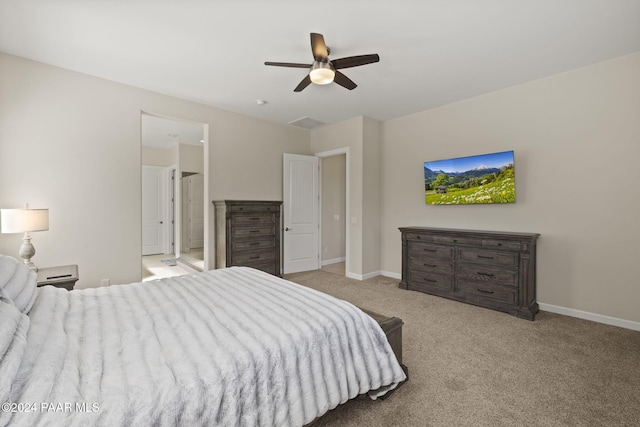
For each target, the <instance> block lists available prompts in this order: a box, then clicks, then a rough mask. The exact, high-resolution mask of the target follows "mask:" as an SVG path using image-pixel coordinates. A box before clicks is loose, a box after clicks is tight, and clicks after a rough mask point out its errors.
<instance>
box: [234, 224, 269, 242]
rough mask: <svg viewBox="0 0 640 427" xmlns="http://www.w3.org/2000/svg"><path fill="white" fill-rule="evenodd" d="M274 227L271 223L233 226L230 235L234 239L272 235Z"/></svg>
mask: <svg viewBox="0 0 640 427" xmlns="http://www.w3.org/2000/svg"><path fill="white" fill-rule="evenodd" d="M274 234H275V227H274V226H273V225H255V226H253V227H233V229H232V230H231V236H232V237H233V238H234V239H237V238H239V237H257V236H260V237H262V236H273V235H274Z"/></svg>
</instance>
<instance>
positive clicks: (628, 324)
mask: <svg viewBox="0 0 640 427" xmlns="http://www.w3.org/2000/svg"><path fill="white" fill-rule="evenodd" d="M538 306H539V307H540V310H542V311H548V312H550V313H556V314H564V315H565V316H571V317H577V318H579V319H584V320H590V321H592V322H597V323H604V324H605V325H612V326H618V327H620V328H625V329H632V330H634V331H640V322H633V321H631V320H625V319H619V318H617V317H610V316H605V315H602V314H596V313H590V312H588V311H581V310H576V309H573V308H567V307H560V306H557V305H552V304H545V303H541V302H539V303H538Z"/></svg>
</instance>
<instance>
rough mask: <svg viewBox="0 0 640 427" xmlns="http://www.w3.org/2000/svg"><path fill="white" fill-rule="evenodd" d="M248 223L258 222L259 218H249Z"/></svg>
mask: <svg viewBox="0 0 640 427" xmlns="http://www.w3.org/2000/svg"><path fill="white" fill-rule="evenodd" d="M249 221H260V218H249Z"/></svg>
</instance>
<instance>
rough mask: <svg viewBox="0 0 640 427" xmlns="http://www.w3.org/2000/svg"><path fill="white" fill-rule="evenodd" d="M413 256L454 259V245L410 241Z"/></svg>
mask: <svg viewBox="0 0 640 427" xmlns="http://www.w3.org/2000/svg"><path fill="white" fill-rule="evenodd" d="M409 245H410V246H411V248H410V252H411V254H412V256H416V257H417V256H424V257H429V258H446V259H453V255H454V247H453V246H446V245H434V244H432V243H423V242H410V243H409Z"/></svg>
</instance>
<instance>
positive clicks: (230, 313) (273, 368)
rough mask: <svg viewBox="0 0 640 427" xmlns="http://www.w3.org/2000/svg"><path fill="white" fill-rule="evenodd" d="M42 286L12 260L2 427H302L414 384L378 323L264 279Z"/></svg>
mask: <svg viewBox="0 0 640 427" xmlns="http://www.w3.org/2000/svg"><path fill="white" fill-rule="evenodd" d="M35 280H36V279H35V274H34V273H32V272H31V271H29V270H28V269H27V268H26V267H25V266H23V265H22V264H21V263H19V262H17V261H15V259H13V258H11V257H6V256H1V255H0V356H1V357H2V359H1V360H0V403H2V404H3V406H2V411H0V426H4V425H8V424H10V425H12V426H13V425H77V426H86V425H93V426H101V425H102V426H119V425H161V426H164V425H167V426H171V425H208V426H302V425H305V424H308V423H310V422H312V421H313V420H314V419H317V418H318V417H320V416H321V415H323V414H324V413H326V412H327V411H329V410H330V409H332V408H335V407H336V406H337V405H339V404H342V403H344V402H346V401H347V400H349V399H352V398H354V397H356V396H358V395H360V394H364V393H368V394H369V396H370V397H371V398H373V399H375V398H378V397H381V396H384V395H385V393H388V392H389V391H390V390H393V389H394V388H395V387H397V386H398V385H399V384H400V383H402V382H403V381H404V380H405V379H406V376H405V373H404V371H403V370H402V367H401V366H400V364H399V362H398V360H397V359H396V356H395V355H394V352H393V350H392V348H391V346H390V345H389V342H388V341H387V338H386V337H385V334H384V332H383V331H382V329H381V328H380V326H379V325H378V324H377V323H376V321H374V320H373V319H372V318H371V317H370V316H369V315H367V314H365V313H364V312H363V311H361V310H359V309H358V308H356V307H355V306H353V305H351V304H350V303H348V302H346V301H342V300H339V299H336V298H334V297H331V296H329V295H326V294H324V293H321V292H318V291H315V290H313V289H309V288H306V287H304V286H301V285H298V284H295V283H292V282H289V281H286V280H283V279H281V278H278V277H275V276H272V275H269V274H267V273H263V272H260V271H258V270H254V269H251V268H245V267H231V268H227V269H220V270H213V271H208V272H203V273H199V274H194V275H188V276H181V277H177V278H167V279H161V280H157V281H151V282H142V283H137V284H131V285H116V286H111V287H105V288H96V289H83V290H74V291H70V292H69V291H66V290H64V289H59V288H55V287H52V286H44V287H41V288H36V285H35Z"/></svg>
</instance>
